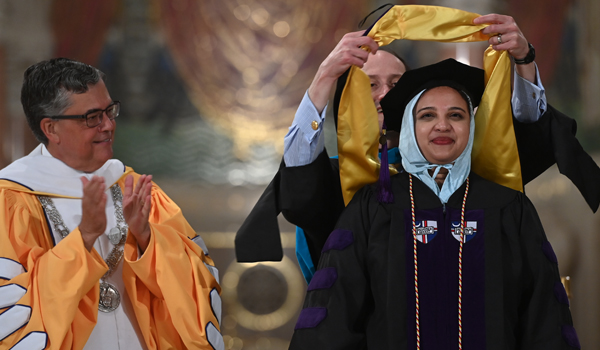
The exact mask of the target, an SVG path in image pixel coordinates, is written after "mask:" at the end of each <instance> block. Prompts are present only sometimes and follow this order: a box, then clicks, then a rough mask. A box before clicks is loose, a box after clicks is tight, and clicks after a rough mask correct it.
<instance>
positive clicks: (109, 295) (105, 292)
mask: <svg viewBox="0 0 600 350" xmlns="http://www.w3.org/2000/svg"><path fill="white" fill-rule="evenodd" d="M119 304H121V294H120V293H119V291H118V290H117V288H116V287H115V286H113V285H112V284H110V283H108V282H103V281H101V282H100V302H99V303H98V310H100V311H102V312H112V311H115V310H116V309H117V308H118V307H119Z"/></svg>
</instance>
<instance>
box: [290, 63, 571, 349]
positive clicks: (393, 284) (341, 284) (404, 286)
mask: <svg viewBox="0 0 600 350" xmlns="http://www.w3.org/2000/svg"><path fill="white" fill-rule="evenodd" d="M480 77H481V75H480V74H479V72H478V70H477V69H476V68H472V67H469V66H466V65H463V64H460V63H458V62H456V61H454V60H447V61H443V62H440V63H438V64H435V65H431V66H427V67H423V68H420V69H417V70H414V71H410V72H407V73H405V74H404V76H403V77H402V78H401V80H400V82H399V83H398V84H397V85H396V88H394V89H393V90H391V92H390V93H389V94H388V95H387V96H386V98H385V101H386V102H387V103H386V104H384V101H382V106H383V107H384V114H385V117H386V124H388V127H389V126H390V124H392V125H394V124H395V125H397V126H396V127H392V128H391V129H398V128H399V126H400V125H398V124H399V123H398V122H396V121H398V120H402V128H401V136H400V142H401V144H400V150H401V155H402V165H403V167H404V169H405V170H406V171H405V172H402V173H400V174H398V175H395V176H393V177H392V178H391V192H392V194H393V197H394V199H393V202H392V203H380V202H379V201H378V199H377V198H378V192H379V191H380V190H381V188H379V187H378V185H377V184H375V185H369V186H365V187H364V188H363V189H361V190H360V191H359V192H357V194H356V195H355V196H354V198H353V200H352V201H351V202H350V204H349V205H348V207H347V208H346V209H345V211H344V212H343V214H342V216H341V217H340V220H339V221H338V224H337V225H336V229H335V230H334V231H333V232H332V233H331V235H330V236H329V238H328V240H327V242H326V243H325V247H324V248H323V253H322V255H321V259H320V262H319V268H318V270H317V272H316V273H315V275H314V277H313V279H312V281H311V283H310V285H309V286H308V290H307V295H306V300H305V304H304V308H303V310H302V312H301V313H300V316H299V318H298V321H297V324H296V328H295V332H294V336H293V338H292V342H291V345H290V349H364V348H368V349H421V348H422V349H462V348H463V347H464V348H465V349H478V350H481V349H576V348H579V342H578V340H577V335H576V333H575V329H574V328H573V325H572V319H571V315H570V310H569V306H568V304H569V300H568V298H567V296H566V293H565V290H564V288H563V286H562V284H561V282H560V276H559V272H558V265H557V260H556V256H555V255H554V253H553V251H552V247H551V246H550V243H549V242H548V240H547V239H546V236H545V234H544V230H543V228H542V225H541V223H540V220H539V218H538V215H537V212H536V211H535V208H534V207H533V205H532V204H531V202H530V201H529V199H528V198H527V197H526V196H525V195H524V194H523V193H521V192H518V191H514V190H512V189H509V188H506V187H503V186H500V185H497V184H495V183H492V182H490V181H487V180H485V179H483V178H481V177H479V176H478V175H477V174H475V173H473V172H471V171H470V166H471V159H470V158H471V148H472V145H473V134H474V127H475V126H474V125H475V123H474V120H473V115H474V114H473V106H476V105H477V104H478V103H479V100H480V98H481V94H482V92H483V81H479V80H480ZM409 87H418V88H417V89H416V90H414V91H411V90H409ZM386 105H387V107H388V108H387V111H386ZM398 108H400V110H403V111H404V115H403V117H402V118H401V119H400V118H399V115H397V116H394V117H395V118H394V117H390V111H393V110H394V109H398ZM393 119H396V121H394V120H393Z"/></svg>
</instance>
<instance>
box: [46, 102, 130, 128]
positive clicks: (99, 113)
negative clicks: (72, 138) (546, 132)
mask: <svg viewBox="0 0 600 350" xmlns="http://www.w3.org/2000/svg"><path fill="white" fill-rule="evenodd" d="M120 111H121V102H119V101H113V103H111V104H110V105H109V106H108V107H106V108H105V109H100V110H94V111H90V112H87V113H86V114H83V115H55V116H51V117H50V116H49V117H44V118H51V119H85V124H86V125H87V126H88V128H95V127H97V126H98V125H100V124H102V119H103V117H104V113H106V115H107V116H108V119H109V120H113V119H115V118H116V117H118V116H119V112H120Z"/></svg>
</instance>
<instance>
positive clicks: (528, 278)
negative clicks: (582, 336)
mask: <svg viewBox="0 0 600 350" xmlns="http://www.w3.org/2000/svg"><path fill="white" fill-rule="evenodd" d="M521 198H522V202H521V204H522V210H521V223H520V229H519V231H520V232H519V240H520V246H521V247H522V252H523V266H522V269H523V270H522V271H523V273H522V278H521V281H522V288H523V290H522V293H521V302H520V303H519V304H520V309H521V311H520V317H519V324H518V325H517V327H516V328H517V331H518V332H519V336H518V339H519V341H518V342H519V343H520V344H519V346H518V348H520V349H539V350H542V349H544V350H547V349H564V350H567V349H578V348H579V340H578V339H577V334H576V332H575V329H574V328H573V320H572V318H571V312H570V309H569V299H568V297H567V294H566V292H565V290H564V287H563V285H562V283H561V280H560V274H559V271H558V261H557V259H556V255H555V254H554V252H553V250H552V247H551V245H550V242H549V241H548V239H547V238H546V234H545V233H544V229H543V227H542V224H541V222H540V219H539V217H538V214H537V212H536V210H535V207H534V206H533V204H532V203H531V202H530V201H529V199H528V198H527V197H526V196H524V195H522V196H521Z"/></svg>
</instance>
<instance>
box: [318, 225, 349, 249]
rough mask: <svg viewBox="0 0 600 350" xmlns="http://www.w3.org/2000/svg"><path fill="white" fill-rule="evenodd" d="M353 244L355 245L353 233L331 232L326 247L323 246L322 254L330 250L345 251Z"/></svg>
mask: <svg viewBox="0 0 600 350" xmlns="http://www.w3.org/2000/svg"><path fill="white" fill-rule="evenodd" d="M352 243H354V235H353V234H352V231H349V230H343V229H335V230H333V231H332V232H331V234H330V235H329V238H327V241H326V242H325V246H323V250H322V253H325V252H327V251H330V250H343V249H345V248H346V247H348V246H349V245H351V244H352Z"/></svg>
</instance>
